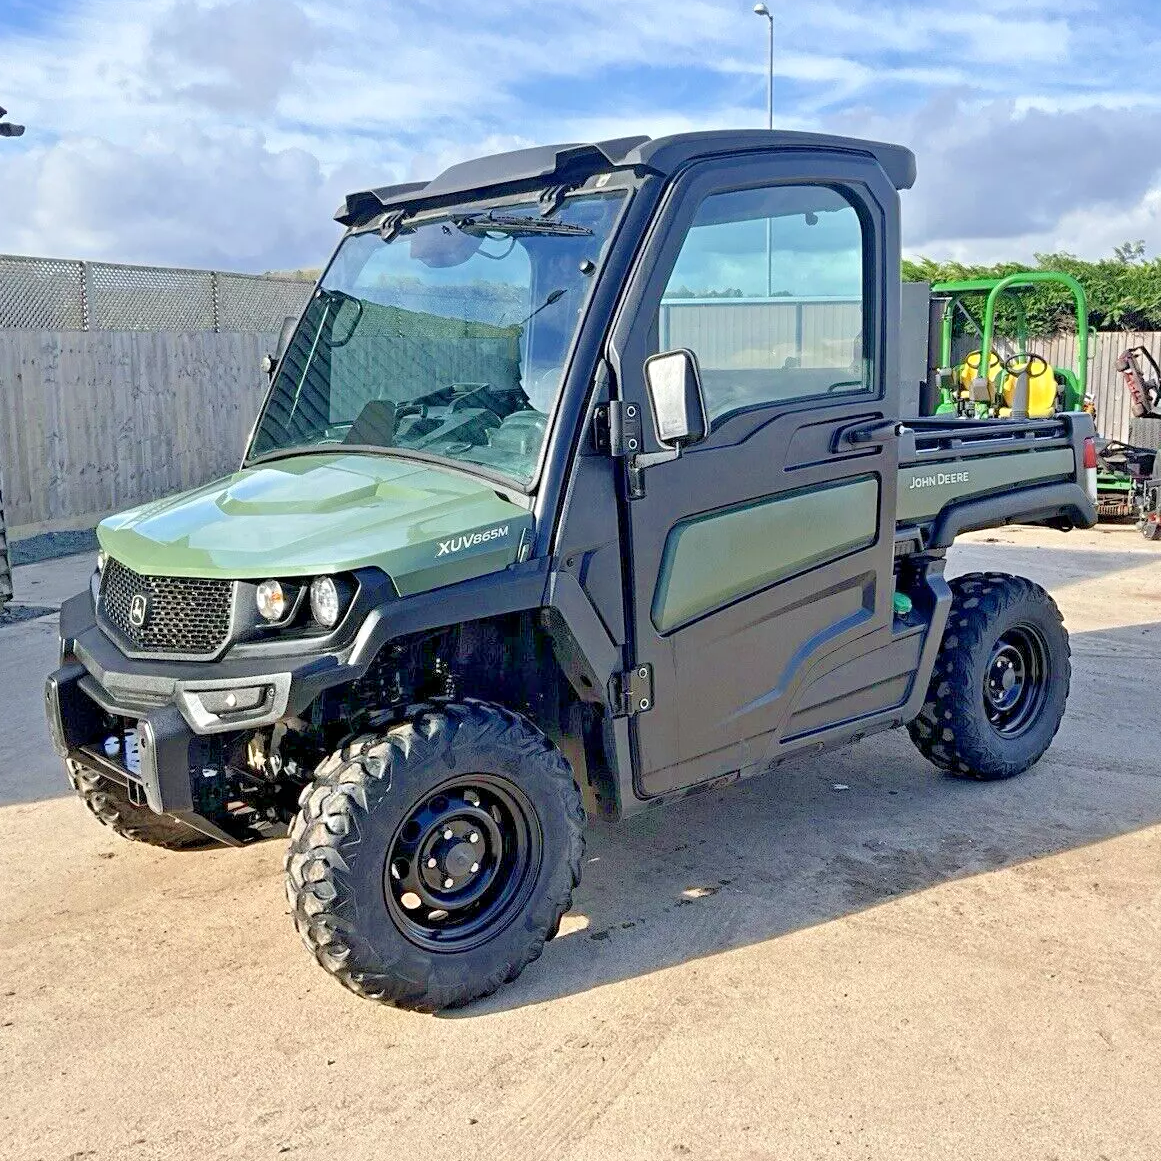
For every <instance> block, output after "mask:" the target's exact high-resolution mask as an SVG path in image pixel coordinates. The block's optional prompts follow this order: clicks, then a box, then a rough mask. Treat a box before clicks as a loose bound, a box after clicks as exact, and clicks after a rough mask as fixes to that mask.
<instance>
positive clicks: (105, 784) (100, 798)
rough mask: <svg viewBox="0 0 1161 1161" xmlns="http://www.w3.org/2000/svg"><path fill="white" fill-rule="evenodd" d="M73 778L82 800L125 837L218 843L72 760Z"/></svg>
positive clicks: (170, 847)
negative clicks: (138, 802)
mask: <svg viewBox="0 0 1161 1161" xmlns="http://www.w3.org/2000/svg"><path fill="white" fill-rule="evenodd" d="M65 768H66V770H67V771H68V776H69V782H71V783H72V787H73V789H74V790H75V791H76V792H77V795H78V797H79V798H80V800H81V801H82V802H83V803H84V804H85V805H86V806H87V807H88V808H89V810H90V811H92V813H93V814H95V815H96V816H97V818H98V819H100V820H101V822H103V823H104V824H105V825H106V826H107V827H109V828H110V829H111V830H113V831H115V832H116V833H117V834H119V835H120V836H121V837H122V838H127V839H130V840H131V841H133V842H138V843H148V844H149V845H150V846H151V847H162V848H164V849H165V850H167V851H188V850H194V849H195V848H197V847H210V846H217V845H218V844H217V843H216V842H215V841H214V840H213V839H211V838H208V837H207V836H206V835H204V834H202V833H201V832H200V831H196V830H194V829H193V827H191V826H186V825H185V823H182V822H178V821H177V819H175V818H169V817H168V816H167V815H162V814H154V813H153V811H152V810H150V809H149V807H148V806H138V805H136V804H135V803H133V802H130V801H129V792H128V791H127V790H126V789H125V787H124V786H122V785H121V784H120V783H118V782H113V781H112V780H111V779H108V778H103V777H102V776H101V775H100V774H97V773H95V772H94V771H92V770H89V769H86V768H85V767H84V766H81V765H79V764H78V763H76V762H73V761H72V760H69V761H68V762H67V763H66V766H65Z"/></svg>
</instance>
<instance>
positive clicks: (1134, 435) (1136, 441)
mask: <svg viewBox="0 0 1161 1161" xmlns="http://www.w3.org/2000/svg"><path fill="white" fill-rule="evenodd" d="M1125 442H1126V443H1128V444H1131V445H1132V446H1133V447H1142V448H1146V449H1148V450H1149V451H1161V418H1159V417H1157V416H1153V415H1148V416H1144V417H1142V418H1141V419H1136V418H1133V419H1130V420H1129V438H1128V439H1127V440H1126V441H1125Z"/></svg>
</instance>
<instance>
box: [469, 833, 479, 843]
mask: <svg viewBox="0 0 1161 1161" xmlns="http://www.w3.org/2000/svg"><path fill="white" fill-rule="evenodd" d="M479 841H480V836H479V835H478V834H477V833H476V832H475V831H472V833H471V834H470V835H468V842H470V843H478V842H479Z"/></svg>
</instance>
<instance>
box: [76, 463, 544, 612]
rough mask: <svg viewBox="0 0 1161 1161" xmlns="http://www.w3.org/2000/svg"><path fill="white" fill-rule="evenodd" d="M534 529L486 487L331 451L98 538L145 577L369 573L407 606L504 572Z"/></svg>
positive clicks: (133, 515) (125, 522) (118, 525)
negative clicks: (416, 598) (386, 580)
mask: <svg viewBox="0 0 1161 1161" xmlns="http://www.w3.org/2000/svg"><path fill="white" fill-rule="evenodd" d="M532 523H533V519H532V516H531V514H530V513H529V512H527V511H525V510H524V509H523V508H521V507H519V506H518V505H516V504H513V503H510V502H509V501H507V500H505V499H503V498H501V497H500V496H499V495H497V492H496V488H495V486H494V485H492V484H489V483H487V482H486V481H484V480H479V479H473V478H471V477H469V476H466V475H462V474H460V473H458V472H451V471H445V470H443V469H441V468H438V467H433V466H430V465H428V464H423V463H417V462H415V461H414V460H411V461H409V460H405V459H398V458H395V457H388V456H372V455H360V454H357V453H343V452H341V451H336V452H335V453H334V454H325V455H309V456H298V457H296V458H293V459H287V460H281V461H277V462H271V463H265V464H261V465H257V466H255V467H252V468H246V469H244V470H243V471H240V472H237V473H236V474H234V475H233V476H230V477H229V478H228V479H225V480H220V481H218V482H217V483H214V484H209V485H207V486H206V487H204V488H199V489H197V490H195V491H193V492H187V493H185V494H184V495H181V496H174V497H171V498H170V499H167V500H159V501H157V502H156V503H152V504H146V505H144V506H142V507H140V508H134V509H132V510H131V511H129V512H123V513H121V514H120V515H118V516H111V517H110V518H109V519H107V520H105V521H103V522H102V523H101V525H100V526H99V527H98V529H97V538H98V540H99V541H100V544H101V547H102V548H103V549H104V550H105V551H106V552H108V553H109V555H110V556H112V557H115V558H116V559H117V560H119V561H121V562H122V563H123V564H126V565H128V566H129V567H130V568H132V569H133V570H135V571H136V572H139V573H142V574H145V575H148V576H190V577H218V578H221V579H224V580H261V579H263V578H264V577H267V576H274V577H296V576H314V575H317V574H319V573H334V572H348V571H350V570H351V569H356V568H363V567H367V566H372V567H377V568H381V569H382V570H383V571H384V572H386V573H387V574H388V576H390V577H391V579H392V581H393V582H394V583H395V588H396V590H397V591H398V592H399V593H400V595H406V594H408V593H416V592H423V591H426V590H428V589H432V588H437V587H439V586H442V585H448V584H454V583H455V582H457V581H462V580H469V579H471V578H473V577H477V576H482V575H484V574H485V573H489V572H495V571H497V570H499V569H502V568H505V567H507V566H508V565H509V564H512V563H513V562H514V561H515V560H516V556H517V553H518V551H519V546H520V539H521V536H522V534H523V533H524V531H525V530H526V529H530V528H531V527H532Z"/></svg>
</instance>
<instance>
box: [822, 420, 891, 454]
mask: <svg viewBox="0 0 1161 1161" xmlns="http://www.w3.org/2000/svg"><path fill="white" fill-rule="evenodd" d="M906 430H907V429H906V427H904V425H903V424H902V423H901V422H900V421H899V420H897V419H883V420H880V421H879V422H877V423H868V424H864V425H863V426H861V427H848V428H847V429H846V430H845V431H844V432H842V434H841V435H840V436H839V437H838V442H839V444H853V445H855V446H856V447H858V446H860V445H866V444H872V443H880V444H881V443H886V442H887V440H889V439H898V438H899V437H900V436H901V435H902V434H903V432H904V431H906Z"/></svg>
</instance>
